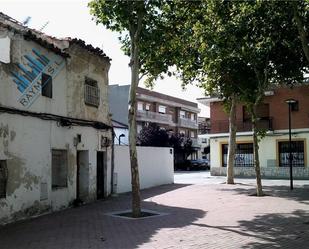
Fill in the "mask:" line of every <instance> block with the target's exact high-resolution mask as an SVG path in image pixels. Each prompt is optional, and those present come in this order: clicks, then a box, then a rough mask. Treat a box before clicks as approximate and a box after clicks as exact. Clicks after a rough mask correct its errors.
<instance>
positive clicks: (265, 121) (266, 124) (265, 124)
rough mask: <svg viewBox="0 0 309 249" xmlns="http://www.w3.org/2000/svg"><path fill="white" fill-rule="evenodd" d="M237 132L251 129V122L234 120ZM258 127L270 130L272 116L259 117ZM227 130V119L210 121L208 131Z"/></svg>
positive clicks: (220, 131) (219, 131) (223, 131)
mask: <svg viewBox="0 0 309 249" xmlns="http://www.w3.org/2000/svg"><path fill="white" fill-rule="evenodd" d="M236 126H237V132H245V131H252V123H251V122H249V121H247V122H244V121H243V120H237V121H236ZM257 127H258V129H265V130H269V131H272V130H273V125H272V118H271V117H268V118H261V119H260V120H259V121H258V122H257ZM228 132H229V121H228V120H218V121H214V122H212V123H211V129H210V133H228Z"/></svg>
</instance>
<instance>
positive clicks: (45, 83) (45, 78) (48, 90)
mask: <svg viewBox="0 0 309 249" xmlns="http://www.w3.org/2000/svg"><path fill="white" fill-rule="evenodd" d="M42 96H45V97H48V98H52V97H53V79H52V77H51V76H50V75H48V74H46V73H42Z"/></svg>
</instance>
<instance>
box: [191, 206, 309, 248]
mask: <svg viewBox="0 0 309 249" xmlns="http://www.w3.org/2000/svg"><path fill="white" fill-rule="evenodd" d="M193 225H196V226H200V227H205V228H212V229H218V230H221V231H224V232H231V233H236V234H238V235H241V236H244V237H246V238H248V237H251V238H254V240H255V241H258V242H249V243H247V244H245V245H243V246H242V247H241V248H254V249H265V248H297V249H301V248H308V243H309V231H308V228H309V212H304V211H303V210H296V211H294V212H293V213H292V214H285V213H279V214H266V215H260V216H256V217H255V218H254V219H253V220H249V221H247V220H243V221H239V225H237V226H210V225H206V224H197V223H193Z"/></svg>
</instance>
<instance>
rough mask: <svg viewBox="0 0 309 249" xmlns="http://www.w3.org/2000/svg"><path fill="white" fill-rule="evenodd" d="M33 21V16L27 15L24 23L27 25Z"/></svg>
mask: <svg viewBox="0 0 309 249" xmlns="http://www.w3.org/2000/svg"><path fill="white" fill-rule="evenodd" d="M30 21H31V16H27V17H26V18H25V20H24V21H23V25H24V26H26V25H27V24H28V23H29V22H30Z"/></svg>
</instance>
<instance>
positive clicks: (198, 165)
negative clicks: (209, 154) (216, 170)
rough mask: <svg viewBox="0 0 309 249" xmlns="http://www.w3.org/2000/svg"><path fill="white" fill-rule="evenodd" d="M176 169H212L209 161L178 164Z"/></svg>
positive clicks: (197, 160)
mask: <svg viewBox="0 0 309 249" xmlns="http://www.w3.org/2000/svg"><path fill="white" fill-rule="evenodd" d="M176 169H178V170H207V169H210V164H209V160H208V159H191V160H186V161H185V162H183V163H181V164H178V165H177V167H176Z"/></svg>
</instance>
